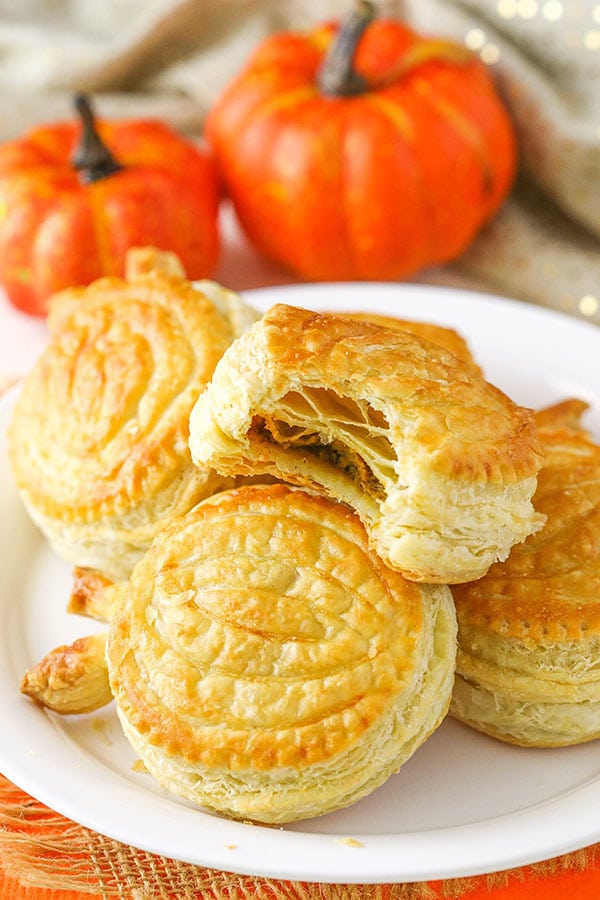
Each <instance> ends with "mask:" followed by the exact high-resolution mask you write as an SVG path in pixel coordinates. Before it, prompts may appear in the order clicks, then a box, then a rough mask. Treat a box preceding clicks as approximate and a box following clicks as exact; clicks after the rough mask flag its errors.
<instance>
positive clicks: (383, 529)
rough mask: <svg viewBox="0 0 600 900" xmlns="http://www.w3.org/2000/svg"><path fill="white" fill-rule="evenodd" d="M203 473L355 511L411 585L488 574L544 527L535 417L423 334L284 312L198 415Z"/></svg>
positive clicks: (260, 330)
mask: <svg viewBox="0 0 600 900" xmlns="http://www.w3.org/2000/svg"><path fill="white" fill-rule="evenodd" d="M190 448H191V451H192V457H193V459H194V460H195V462H196V463H197V464H198V465H201V466H211V467H214V468H215V469H216V470H217V471H219V472H221V473H222V474H226V475H233V474H246V475H248V474H254V473H256V472H260V473H268V474H270V475H273V476H276V477H279V478H282V479H283V480H287V481H289V482H291V483H295V484H299V485H302V486H309V487H313V488H316V489H319V490H322V491H325V492H326V493H327V494H329V495H330V496H331V497H333V498H335V499H338V500H341V501H344V502H346V503H347V504H348V505H350V506H352V507H353V508H354V509H355V510H356V511H357V513H358V514H359V516H360V517H361V519H362V520H363V522H364V524H365V525H366V527H367V528H368V530H369V533H370V536H371V540H372V541H373V546H374V547H375V549H376V550H377V552H378V553H379V555H380V556H381V557H382V558H383V559H384V560H385V561H386V562H387V563H388V564H389V565H391V566H393V567H394V568H397V569H398V570H399V571H401V572H402V573H403V574H404V575H405V576H406V577H407V578H411V579H414V580H417V581H427V582H436V583H457V582H461V581H469V580H471V579H473V578H478V577H480V576H481V575H483V574H484V572H485V571H486V570H487V569H488V568H489V566H490V565H491V564H492V562H494V561H495V560H496V559H503V558H505V557H506V556H507V555H508V552H509V550H510V548H511V546H512V545H513V544H515V543H516V542H518V541H521V540H523V538H525V537H526V536H527V535H528V534H529V533H530V532H532V531H533V530H535V529H536V528H538V527H539V525H540V524H541V518H540V516H539V515H538V514H537V513H536V512H535V511H534V509H533V506H532V504H531V497H532V494H533V492H534V490H535V485H536V476H537V472H538V470H539V468H540V465H541V462H542V450H541V447H540V444H539V441H538V439H537V436H536V432H535V424H534V419H533V413H532V412H531V411H530V410H527V409H522V408H520V407H518V406H517V405H516V404H515V403H513V402H512V401H511V400H510V399H509V398H508V397H506V396H505V395H504V394H503V393H501V392H500V391H499V390H498V389H496V388H495V387H493V386H492V385H490V384H488V383H487V382H486V381H485V380H484V379H483V378H482V377H481V375H480V374H479V373H478V372H476V371H475V370H474V369H473V368H472V367H471V366H470V365H468V364H467V363H465V362H462V361H461V360H459V359H457V357H456V356H454V355H453V354H451V353H449V352H448V351H447V350H445V349H444V348H442V347H439V346H436V345H434V344H432V343H430V342H427V341H424V340H422V339H421V338H419V337H418V336H416V335H414V334H409V333H407V332H405V331H396V330H392V329H389V328H383V327H380V326H377V325H375V324H372V323H370V322H365V321H355V320H352V319H350V318H348V317H344V316H340V315H333V314H318V313H314V312H309V311H308V310H304V309H299V308H295V307H290V306H285V305H282V304H279V305H277V306H274V307H272V308H271V309H270V310H269V311H268V312H267V313H265V315H264V316H263V317H262V319H261V320H259V322H257V323H255V324H254V325H253V326H252V327H251V328H250V329H249V330H248V331H246V332H245V333H244V334H243V335H242V337H241V338H239V339H238V340H237V341H235V342H234V344H232V346H231V347H230V348H229V349H228V350H227V352H226V353H225V354H224V356H223V358H222V360H221V361H220V362H219V364H218V365H217V367H216V370H215V373H214V375H213V378H212V380H211V384H210V386H209V388H208V389H207V390H206V391H205V392H204V394H203V395H202V396H201V397H200V398H199V400H198V402H197V403H196V405H195V407H194V410H193V412H192V415H191V418H190Z"/></svg>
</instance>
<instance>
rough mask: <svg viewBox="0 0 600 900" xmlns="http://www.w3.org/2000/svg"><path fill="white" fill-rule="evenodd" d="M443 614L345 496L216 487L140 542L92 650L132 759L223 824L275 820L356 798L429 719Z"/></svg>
mask: <svg viewBox="0 0 600 900" xmlns="http://www.w3.org/2000/svg"><path fill="white" fill-rule="evenodd" d="M455 653H456V620H455V613H454V607H453V604H452V597H451V594H450V591H449V589H448V588H447V587H446V586H434V585H418V584H414V583H410V582H408V581H406V580H405V579H404V578H403V577H402V576H401V575H400V574H399V573H398V572H394V571H392V570H391V569H389V568H388V567H386V566H385V565H384V563H383V562H382V561H381V560H380V559H379V558H378V557H377V556H376V554H374V553H373V552H372V550H370V549H369V546H368V540H367V536H366V533H365V530H364V528H363V526H362V524H361V522H360V520H359V519H358V517H357V516H356V515H355V514H354V513H353V512H352V511H351V510H350V509H348V507H346V506H344V505H343V504H339V503H336V502H334V501H331V500H328V499H327V498H325V497H321V496H317V495H312V494H308V493H306V492H305V491H303V490H300V489H297V488H291V487H289V486H287V485H283V484H277V485H255V486H245V487H242V488H237V489H235V490H232V491H225V492H222V493H220V494H217V495H215V496H214V497H211V498H209V499H207V500H205V501H203V502H202V503H200V504H199V505H198V506H197V507H196V508H195V509H194V510H192V511H190V512H189V513H188V514H187V515H185V516H183V517H182V518H181V519H178V520H177V521H175V522H173V523H172V525H170V526H168V527H167V528H166V529H165V530H164V531H163V532H161V533H160V534H159V535H157V536H156V538H155V540H154V542H153V543H152V546H151V547H150V549H149V550H148V553H147V554H146V555H145V556H144V558H143V559H142V560H141V561H140V562H139V563H138V564H137V565H136V567H135V569H134V571H133V574H132V576H131V579H130V581H129V583H128V585H127V586H126V588H125V590H124V597H123V599H122V601H121V602H120V604H119V606H118V609H117V611H116V613H115V616H114V617H113V619H112V622H111V626H110V631H109V639H108V647H107V661H108V670H109V676H110V683H111V687H112V693H113V695H114V698H115V702H116V707H117V712H118V714H119V718H120V720H121V723H122V725H123V729H124V731H125V734H126V735H127V737H128V738H129V740H130V742H131V744H132V746H133V748H134V749H135V751H136V753H137V754H138V755H139V757H140V758H141V760H142V761H143V763H144V765H145V767H146V768H147V769H148V771H149V772H150V773H151V774H152V775H154V776H155V777H156V778H157V779H158V780H159V781H160V782H161V783H162V784H163V785H164V786H165V787H167V788H169V789H170V790H172V791H173V792H175V793H176V794H178V795H180V796H182V797H185V798H186V799H188V800H192V801H195V802H196V803H199V804H201V805H203V806H208V807H209V808H211V809H213V810H216V811H217V812H220V813H222V814H224V815H227V816H231V817H234V818H237V819H243V820H248V819H249V820H253V821H258V822H267V823H281V822H290V821H293V820H295V819H302V818H306V817H309V816H316V815H319V814H321V813H326V812H329V811H331V810H334V809H338V808H340V807H343V806H348V805H349V804H350V803H353V802H354V801H356V800H358V799H359V798H360V797H364V796H365V795H366V794H368V793H369V792H370V791H372V790H374V789H375V788H376V787H377V786H378V785H380V784H382V783H383V782H384V781H385V780H386V779H387V778H388V777H389V776H390V775H391V774H392V773H393V772H396V771H397V770H398V769H399V768H400V766H401V765H402V764H403V762H405V761H406V760H407V759H408V758H409V757H410V756H411V755H412V754H413V753H414V752H415V751H416V750H417V748H418V747H419V746H420V745H421V744H422V743H423V741H424V740H425V739H426V738H427V736H428V735H429V734H431V732H432V731H433V730H434V729H435V728H436V727H437V726H438V725H439V723H440V722H441V721H442V719H443V717H444V715H445V712H446V709H447V705H448V701H449V696H450V693H451V690H452V682H453V675H454V660H455Z"/></svg>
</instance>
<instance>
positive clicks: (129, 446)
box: [9, 248, 256, 579]
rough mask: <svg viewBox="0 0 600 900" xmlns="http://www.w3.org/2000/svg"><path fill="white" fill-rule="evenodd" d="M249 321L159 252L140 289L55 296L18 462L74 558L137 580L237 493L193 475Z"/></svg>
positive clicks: (105, 282) (49, 528) (21, 482)
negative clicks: (242, 324)
mask: <svg viewBox="0 0 600 900" xmlns="http://www.w3.org/2000/svg"><path fill="white" fill-rule="evenodd" d="M210 290H211V291H212V292H213V293H214V292H215V291H217V290H218V286H216V285H212V287H211V288H210ZM223 293H224V294H227V295H228V294H230V293H231V292H223ZM225 299H226V303H227V308H228V309H233V307H234V305H233V304H232V301H231V299H230V298H229V297H228V296H227V297H226V298H225ZM241 305H242V301H241V300H239V304H238V306H241ZM253 318H256V315H254V316H253ZM239 320H240V316H237V318H235V320H234V319H233V317H232V316H230V315H227V314H225V313H223V312H221V311H219V309H218V308H217V307H216V306H215V304H214V302H212V300H211V299H209V298H208V297H207V296H206V294H205V293H202V292H201V291H200V290H198V289H196V288H194V287H193V286H192V285H191V284H190V283H189V282H188V281H186V280H185V277H184V274H183V271H182V270H181V269H180V265H179V262H178V260H177V259H176V258H174V257H173V255H172V254H165V253H160V252H157V251H153V250H151V249H149V248H145V249H141V250H139V251H133V252H132V253H131V254H130V256H129V258H128V272H127V278H126V280H123V279H120V278H103V279H100V280H98V281H96V282H94V283H93V284H91V285H90V286H89V287H87V288H77V289H72V290H68V291H65V292H63V293H61V294H60V295H57V296H56V297H55V298H54V300H53V301H52V304H51V309H50V313H49V318H48V327H49V341H48V344H47V346H46V349H45V350H44V352H43V354H42V356H41V358H40V359H39V360H38V362H37V364H36V365H35V366H34V368H33V370H32V371H31V373H30V374H29V376H28V377H27V378H26V379H25V382H24V385H23V388H22V391H21V393H20V396H19V398H18V400H17V403H16V407H15V410H14V415H13V418H12V422H11V425H10V431H9V452H10V460H11V464H12V469H13V472H14V476H15V479H16V484H17V487H18V490H19V492H20V494H21V497H22V498H23V501H24V503H25V506H26V507H27V509H28V511H29V513H30V515H31V517H32V518H33V520H34V521H35V522H36V523H37V525H38V526H39V527H40V529H41V530H42V531H43V532H44V534H45V535H46V536H47V537H48V539H49V540H50V542H51V543H52V545H53V546H54V548H55V549H56V551H57V552H58V553H59V554H60V555H61V556H63V557H64V558H65V559H67V560H69V561H70V562H72V563H75V564H76V565H78V566H84V567H90V568H93V569H98V570H100V571H102V572H103V573H105V574H106V575H107V576H109V577H110V578H113V579H119V578H124V577H127V576H128V574H129V572H130V571H131V568H132V566H133V564H134V563H135V561H136V560H137V559H138V558H139V557H140V556H141V555H142V553H143V552H144V550H145V549H146V548H147V546H148V544H149V543H150V541H151V539H152V537H153V535H154V534H155V533H156V531H157V530H158V529H160V528H161V527H162V526H163V524H164V523H165V521H168V520H169V519H170V518H171V517H172V516H173V515H180V514H182V513H184V512H186V511H187V510H188V509H190V508H191V507H192V506H193V505H194V504H195V503H197V502H198V501H199V500H201V499H203V498H204V497H206V496H208V495H210V494H212V493H213V492H214V491H216V490H218V489H221V488H223V487H227V486H229V484H230V483H231V482H230V480H229V479H227V478H224V477H223V476H221V475H217V473H216V472H214V471H213V470H212V469H211V468H209V467H206V466H200V467H197V466H194V465H192V462H191V457H190V453H189V448H188V443H187V441H188V420H189V414H190V411H191V409H192V406H193V405H194V402H195V401H196V399H197V397H198V395H199V394H200V393H201V392H202V390H204V388H205V386H206V384H207V382H208V381H209V379H210V377H211V375H212V373H213V370H214V368H215V365H216V364H217V362H218V360H219V359H220V358H221V356H222V354H223V352H224V351H225V349H226V348H227V347H228V346H229V344H230V343H231V342H232V341H233V340H234V338H236V337H237V336H238V334H239V328H238V327H237V324H236V323H237V322H238V321H239Z"/></svg>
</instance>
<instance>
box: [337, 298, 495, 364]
mask: <svg viewBox="0 0 600 900" xmlns="http://www.w3.org/2000/svg"><path fill="white" fill-rule="evenodd" d="M342 315H344V316H345V317H347V318H350V319H355V320H356V321H358V322H372V323H373V324H374V325H380V326H382V327H383V328H391V329H392V330H394V331H408V332H409V333H410V334H416V335H417V337H420V338H423V339H424V340H426V341H430V342H431V343H432V344H437V345H438V346H439V347H444V348H445V349H446V350H449V351H450V353H453V354H454V356H456V357H457V358H458V359H462V361H463V362H466V363H468V364H469V365H470V366H471V367H472V368H474V369H476V370H477V371H478V372H481V368H480V366H479V365H478V364H477V362H476V361H475V358H474V357H473V354H472V353H471V350H470V348H469V346H468V344H467V342H466V341H465V339H464V338H463V337H462V335H460V334H459V333H458V332H457V331H455V330H454V328H446V327H444V326H442V325H436V324H435V323H434V322H418V321H414V320H412V319H398V318H396V317H395V316H383V315H379V314H378V313H371V312H344V313H342Z"/></svg>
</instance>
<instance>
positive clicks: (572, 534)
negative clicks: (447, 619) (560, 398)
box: [453, 400, 600, 746]
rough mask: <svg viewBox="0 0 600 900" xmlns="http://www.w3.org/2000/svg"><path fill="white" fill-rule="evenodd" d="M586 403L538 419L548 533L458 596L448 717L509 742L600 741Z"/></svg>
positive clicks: (596, 462)
mask: <svg viewBox="0 0 600 900" xmlns="http://www.w3.org/2000/svg"><path fill="white" fill-rule="evenodd" d="M585 408H586V404H585V403H583V402H580V401H575V400H573V401H565V402H563V403H561V404H557V405H556V406H555V407H551V408H548V409H546V410H542V411H541V412H540V413H539V414H538V416H537V419H538V422H539V433H540V436H541V439H542V442H543V446H544V449H545V453H546V461H545V464H544V467H543V468H542V471H541V472H540V475H539V477H538V488H537V491H536V494H535V498H534V504H535V506H536V508H537V509H538V510H540V512H542V513H543V514H544V515H545V516H546V524H545V526H544V528H543V529H542V530H541V531H539V532H538V533H536V534H533V535H530V536H529V537H528V538H527V539H526V540H525V541H524V542H523V543H521V544H518V545H517V546H515V547H513V549H512V551H511V553H510V555H509V557H508V559H507V560H506V561H505V562H502V563H496V564H495V565H493V566H492V567H491V568H490V570H489V572H488V573H487V575H486V576H485V577H483V578H481V579H479V580H478V581H475V582H473V583H471V584H464V585H457V586H455V587H454V588H453V594H454V599H455V603H456V610H457V617H458V622H459V652H458V661H457V675H458V679H457V685H456V688H455V696H454V699H453V712H454V714H455V715H457V716H458V717H459V718H461V719H463V721H466V722H468V724H471V725H473V726H474V727H476V728H479V729H480V730H482V731H486V732H487V733H488V734H492V735H494V736H500V737H502V739H503V740H507V741H511V742H513V743H520V744H524V745H534V746H558V745H565V744H569V743H580V742H582V741H585V740H590V739H593V738H595V737H598V736H600V679H598V676H597V660H598V656H599V654H600V603H599V602H598V597H599V596H600V447H599V446H598V445H597V444H595V443H594V442H593V440H592V439H591V438H590V437H589V436H588V435H587V434H586V432H585V431H584V429H583V428H582V427H581V424H580V416H581V414H582V412H583V411H584V410H585Z"/></svg>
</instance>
